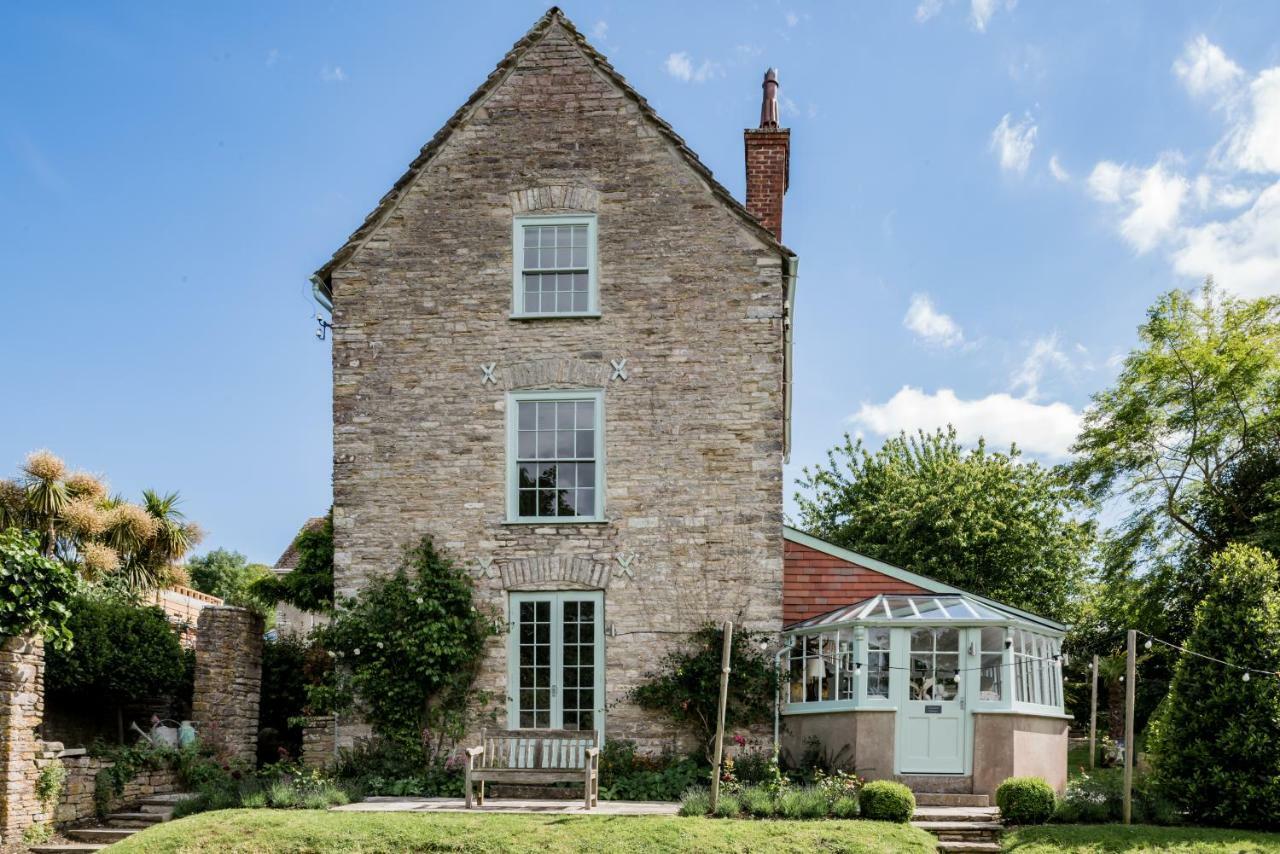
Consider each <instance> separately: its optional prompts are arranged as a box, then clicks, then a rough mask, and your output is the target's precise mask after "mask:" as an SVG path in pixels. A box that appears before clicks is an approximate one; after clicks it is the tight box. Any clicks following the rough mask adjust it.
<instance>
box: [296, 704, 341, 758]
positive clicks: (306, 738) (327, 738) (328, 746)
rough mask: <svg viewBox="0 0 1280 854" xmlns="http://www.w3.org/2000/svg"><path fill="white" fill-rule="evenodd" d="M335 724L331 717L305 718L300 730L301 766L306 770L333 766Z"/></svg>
mask: <svg viewBox="0 0 1280 854" xmlns="http://www.w3.org/2000/svg"><path fill="white" fill-rule="evenodd" d="M336 726H337V722H336V721H335V720H334V717H333V715H316V716H315V717H310V718H307V722H306V724H305V725H304V726H303V728H302V764H303V765H305V766H307V767H308V768H327V767H328V766H329V765H331V764H333V754H334V749H335V747H336V745H335V744H334V738H335V736H336V735H337V733H336V731H335V730H336Z"/></svg>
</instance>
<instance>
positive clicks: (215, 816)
mask: <svg viewBox="0 0 1280 854" xmlns="http://www.w3.org/2000/svg"><path fill="white" fill-rule="evenodd" d="M933 850H934V844H933V837H931V836H929V835H928V834H926V833H924V832H923V831H920V830H916V829H915V828H913V827H910V826H907V825H897V824H886V823H884V822H878V821H811V822H795V821H746V820H723V819H706V818H677V817H674V816H581V817H579V816H563V815H513V814H510V813H505V814H504V813H485V814H481V815H475V814H472V815H466V814H462V813H432V814H423V813H417V814H415V813H357V812H318V811H312V810H223V811H219V812H209V813H202V814H200V815H194V816H190V817H189V818H183V819H179V820H178V821H171V822H166V823H164V824H160V825H156V826H155V827H152V828H149V829H148V830H145V831H143V832H142V833H139V834H136V835H134V836H132V837H130V838H129V839H126V840H124V841H123V842H120V843H117V844H116V845H113V846H112V854H162V852H164V854H168V852H193V854H194V852H209V851H217V852H220V854H223V852H237V854H257V852H262V854H266V852H290V851H293V852H307V854H329V852H334V854H336V852H357V853H358V854H375V852H379V854H380V852H387V854H391V852H397V854H398V852H402V851H468V852H537V854H556V852H568V851H575V852H578V851H592V852H605V851H628V852H630V851H700V852H701V851H734V852H755V851H783V852H786V851H791V852H797V854H799V852H814V851H821V852H824V854H835V852H864V851H865V852H891V854H892V852H919V854H925V852H932V851H933Z"/></svg>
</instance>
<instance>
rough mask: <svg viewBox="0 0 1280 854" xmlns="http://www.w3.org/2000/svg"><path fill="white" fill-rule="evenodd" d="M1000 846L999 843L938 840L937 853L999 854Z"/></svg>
mask: <svg viewBox="0 0 1280 854" xmlns="http://www.w3.org/2000/svg"><path fill="white" fill-rule="evenodd" d="M1000 850H1001V846H1000V843H999V842H969V841H967V840H966V841H960V842H955V841H946V840H939V842H938V851H939V852H942V854H970V852H972V854H984V852H990V854H999V852H1000Z"/></svg>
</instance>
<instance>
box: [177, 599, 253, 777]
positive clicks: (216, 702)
mask: <svg viewBox="0 0 1280 854" xmlns="http://www.w3.org/2000/svg"><path fill="white" fill-rule="evenodd" d="M262 633H263V621H262V617H260V616H259V615H257V614H254V613H252V612H250V611H246V610H245V609H243V608H232V607H228V606H225V605H213V606H210V607H207V608H205V609H204V610H202V611H201V612H200V625H199V631H198V635H197V640H196V673H195V696H194V697H193V699H192V702H191V716H192V719H193V720H194V721H195V725H196V730H197V731H198V732H199V734H200V738H201V740H203V741H205V742H206V743H212V744H219V745H223V746H224V747H225V749H226V751H227V755H228V757H230V758H235V759H239V760H242V761H245V762H253V761H254V759H255V756H256V754H257V740H258V702H259V691H260V690H261V687H262Z"/></svg>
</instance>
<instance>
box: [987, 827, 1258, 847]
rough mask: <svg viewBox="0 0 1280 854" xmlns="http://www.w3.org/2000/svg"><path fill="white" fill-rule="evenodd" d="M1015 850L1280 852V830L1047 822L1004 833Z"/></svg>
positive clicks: (1008, 844)
mask: <svg viewBox="0 0 1280 854" xmlns="http://www.w3.org/2000/svg"><path fill="white" fill-rule="evenodd" d="M1003 847H1004V850H1005V851H1007V852H1015V853H1016V854H1063V852H1066V854H1104V852H1105V854H1112V852H1115V853H1116V854H1156V852H1165V851H1170V852H1174V854H1228V852H1229V854H1264V852H1265V854H1273V852H1274V854H1280V833H1263V832H1261V831H1248V830H1220V829H1217V828H1210V827H1155V826H1152V825H1143V824H1135V825H1133V826H1131V827H1124V826H1123V825H1118V824H1095V825H1081V824H1076V825H1046V826H1044V827H1026V828H1022V829H1020V830H1017V831H1013V832H1010V833H1007V834H1005V837H1004V840H1003Z"/></svg>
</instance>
